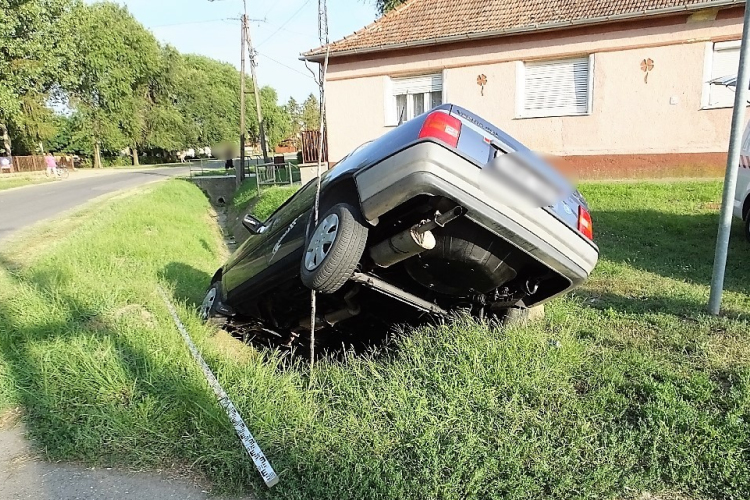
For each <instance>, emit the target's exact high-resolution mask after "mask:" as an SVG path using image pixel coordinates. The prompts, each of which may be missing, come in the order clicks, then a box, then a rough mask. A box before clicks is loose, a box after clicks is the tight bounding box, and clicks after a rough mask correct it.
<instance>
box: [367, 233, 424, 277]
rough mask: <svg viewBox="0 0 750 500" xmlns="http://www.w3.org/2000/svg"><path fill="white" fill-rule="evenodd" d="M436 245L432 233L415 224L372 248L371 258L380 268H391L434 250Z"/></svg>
mask: <svg viewBox="0 0 750 500" xmlns="http://www.w3.org/2000/svg"><path fill="white" fill-rule="evenodd" d="M435 244H436V241H435V235H434V234H432V231H429V230H427V231H425V230H422V229H421V227H420V225H419V224H415V225H414V226H412V227H410V228H409V229H407V230H406V231H401V232H400V233H398V234H397V235H395V236H392V237H390V238H388V239H387V240H385V241H381V242H380V243H378V244H377V245H375V246H373V247H372V248H370V257H372V260H373V261H374V262H375V264H377V265H379V266H380V267H390V266H392V265H394V264H398V263H399V262H401V261H404V260H406V259H408V258H409V257H413V256H415V255H418V254H420V253H422V252H424V251H426V250H432V249H433V248H435Z"/></svg>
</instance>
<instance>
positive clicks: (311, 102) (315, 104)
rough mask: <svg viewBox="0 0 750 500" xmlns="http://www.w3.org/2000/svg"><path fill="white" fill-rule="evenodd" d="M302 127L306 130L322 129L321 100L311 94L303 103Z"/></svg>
mask: <svg viewBox="0 0 750 500" xmlns="http://www.w3.org/2000/svg"><path fill="white" fill-rule="evenodd" d="M302 127H303V129H304V130H319V129H320V102H319V101H318V98H317V97H315V94H310V95H309V96H307V99H305V102H303V103H302Z"/></svg>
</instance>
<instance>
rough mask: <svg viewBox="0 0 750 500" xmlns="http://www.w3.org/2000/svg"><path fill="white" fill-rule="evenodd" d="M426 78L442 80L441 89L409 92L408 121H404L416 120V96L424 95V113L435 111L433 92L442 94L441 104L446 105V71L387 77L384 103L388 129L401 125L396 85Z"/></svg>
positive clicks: (407, 104) (407, 95) (407, 101)
mask: <svg viewBox="0 0 750 500" xmlns="http://www.w3.org/2000/svg"><path fill="white" fill-rule="evenodd" d="M426 77H439V78H440V88H439V89H438V90H431V91H421V92H413V93H411V92H409V91H408V90H407V93H406V94H405V95H406V119H405V120H404V121H408V120H410V119H411V118H414V117H415V116H418V115H415V114H414V96H416V95H422V98H423V100H424V101H423V106H424V111H423V113H426V112H428V111H429V110H431V109H433V108H432V107H431V106H430V105H431V100H430V96H431V94H432V93H433V92H440V94H441V102H442V103H443V104H444V103H445V102H446V91H445V88H446V86H445V71H440V72H437V73H435V72H430V73H421V74H417V75H410V76H396V77H391V76H385V77H384V78H385V85H384V87H385V96H384V102H385V126H386V127H397V126H398V125H400V124H399V117H398V116H397V114H398V105H397V102H396V88H395V87H396V84H397V83H398V82H403V81H405V80H410V79H414V80H416V79H418V78H426ZM398 95H404V94H398Z"/></svg>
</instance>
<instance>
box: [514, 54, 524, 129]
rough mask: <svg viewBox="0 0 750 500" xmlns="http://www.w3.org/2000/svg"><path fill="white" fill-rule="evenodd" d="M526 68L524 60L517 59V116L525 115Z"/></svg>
mask: <svg viewBox="0 0 750 500" xmlns="http://www.w3.org/2000/svg"><path fill="white" fill-rule="evenodd" d="M525 76H526V69H525V66H524V64H523V61H516V118H521V117H523V114H524V113H523V101H524V98H525V87H526V86H525V84H524V80H525Z"/></svg>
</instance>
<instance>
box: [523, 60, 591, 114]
mask: <svg viewBox="0 0 750 500" xmlns="http://www.w3.org/2000/svg"><path fill="white" fill-rule="evenodd" d="M594 56H595V54H593V53H591V54H582V55H579V56H566V57H557V58H551V59H542V60H532V61H517V62H516V116H515V118H516V119H518V120H523V119H528V118H555V117H563V116H589V115H591V113H592V112H593V109H594V67H595V65H594ZM584 58H585V59H587V60H588V88H587V94H586V111H585V112H582V113H573V112H569V111H554V110H551V109H538V110H533V111H527V110H526V106H525V101H526V65H527V64H534V63H545V62H550V63H551V62H562V61H572V60H575V59H584Z"/></svg>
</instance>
